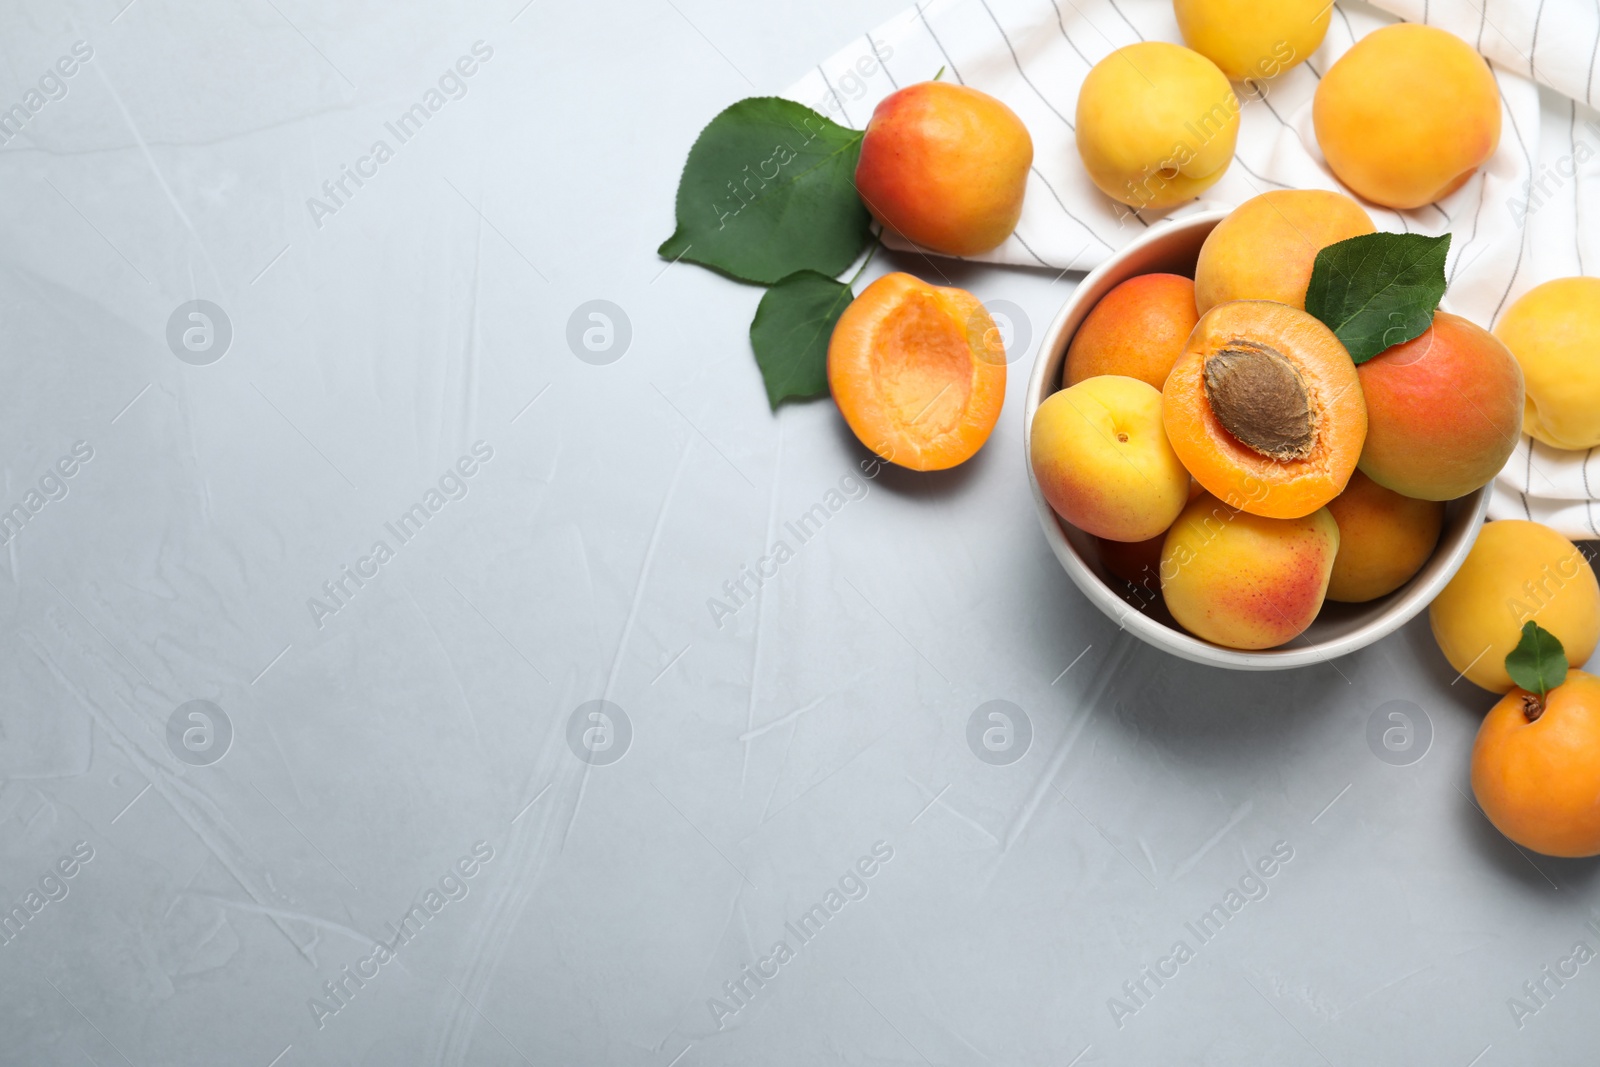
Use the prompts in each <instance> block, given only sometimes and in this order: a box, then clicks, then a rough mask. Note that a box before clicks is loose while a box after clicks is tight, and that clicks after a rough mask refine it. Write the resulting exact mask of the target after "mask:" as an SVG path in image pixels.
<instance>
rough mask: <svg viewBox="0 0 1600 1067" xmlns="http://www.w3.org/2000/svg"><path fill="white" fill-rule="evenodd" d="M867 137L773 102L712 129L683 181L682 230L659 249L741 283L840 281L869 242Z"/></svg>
mask: <svg viewBox="0 0 1600 1067" xmlns="http://www.w3.org/2000/svg"><path fill="white" fill-rule="evenodd" d="M860 155H861V132H860V131H859V130H852V129H849V128H848V127H845V126H840V125H839V124H838V123H835V122H832V121H830V120H829V119H827V118H826V117H824V116H822V115H820V114H818V113H817V112H815V111H813V110H811V109H810V108H808V107H803V106H801V105H800V104H796V103H794V102H793V101H789V100H781V99H779V98H777V97H774V96H761V97H751V98H749V99H747V100H741V101H739V102H738V103H736V104H734V105H732V106H731V107H729V108H728V109H727V110H725V111H723V112H722V114H720V115H718V116H717V117H716V118H714V119H712V120H711V123H710V125H708V126H707V127H706V128H705V129H704V130H702V131H701V133H700V137H699V139H698V140H696V141H695V143H694V147H693V148H691V149H690V150H689V161H688V162H687V163H685V164H684V167H683V177H682V179H680V180H679V182H678V206H677V214H678V229H677V231H676V232H675V233H673V235H672V236H671V237H669V238H667V240H666V242H665V243H663V244H662V246H661V247H660V248H659V249H658V250H657V251H658V252H659V253H660V254H661V256H662V257H663V258H665V259H673V260H675V259H680V258H681V259H687V260H689V261H690V262H692V263H699V264H701V265H703V266H707V267H712V268H714V269H716V270H720V271H722V272H723V273H725V274H730V275H732V276H733V277H735V278H737V279H739V280H740V281H746V282H758V283H760V284H763V285H770V284H772V283H774V282H777V281H779V280H780V279H782V278H785V277H787V276H789V275H790V274H793V273H795V272H796V271H800V270H814V271H817V272H819V273H821V274H828V275H835V274H838V273H839V272H840V271H842V270H844V269H845V268H846V267H848V266H849V265H850V263H851V261H853V260H854V259H855V258H856V256H857V255H858V254H859V253H860V252H861V248H862V246H863V245H864V244H866V241H867V226H868V223H869V221H870V216H868V214H867V209H866V207H865V206H863V205H862V203H861V198H860V197H859V196H857V195H856V187H855V172H856V160H857V159H858V158H859V157H860Z"/></svg>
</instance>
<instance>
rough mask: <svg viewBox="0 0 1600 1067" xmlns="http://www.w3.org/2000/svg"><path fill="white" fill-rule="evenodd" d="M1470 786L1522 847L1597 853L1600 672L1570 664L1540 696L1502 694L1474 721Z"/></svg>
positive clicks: (1549, 852)
mask: <svg viewBox="0 0 1600 1067" xmlns="http://www.w3.org/2000/svg"><path fill="white" fill-rule="evenodd" d="M1541 704H1542V708H1541V707H1540V705H1541ZM1530 716H1531V721H1530ZM1472 792H1473V794H1474V795H1476V796H1477V798H1478V803H1479V804H1480V805H1481V806H1482V807H1483V813H1484V814H1485V815H1487V816H1488V817H1489V821H1490V822H1492V823H1494V825H1495V829H1497V830H1499V831H1500V832H1501V833H1503V834H1505V835H1506V836H1507V837H1509V838H1510V839H1511V840H1513V841H1515V842H1516V843H1517V844H1519V845H1521V846H1522V847H1523V848H1528V849H1532V850H1533V851H1535V852H1540V853H1543V854H1544V855H1546V856H1566V857H1580V856H1594V855H1600V678H1596V677H1595V676H1594V675H1592V674H1588V673H1587V672H1584V671H1579V670H1574V671H1569V672H1568V673H1567V680H1566V681H1565V682H1564V683H1562V684H1561V685H1558V686H1556V688H1554V689H1552V690H1550V692H1549V693H1547V694H1545V697H1544V700H1543V701H1540V700H1539V699H1538V698H1537V697H1536V696H1535V695H1534V694H1532V693H1529V692H1527V691H1526V690H1522V689H1513V690H1511V692H1509V693H1507V694H1506V695H1505V697H1504V698H1503V699H1501V701H1500V702H1499V703H1498V704H1496V705H1495V706H1494V707H1493V708H1492V709H1491V710H1490V712H1489V714H1488V715H1487V716H1485V717H1484V720H1483V725H1482V726H1480V727H1479V728H1478V739H1477V741H1476V742H1475V743H1474V744H1473V746H1472Z"/></svg>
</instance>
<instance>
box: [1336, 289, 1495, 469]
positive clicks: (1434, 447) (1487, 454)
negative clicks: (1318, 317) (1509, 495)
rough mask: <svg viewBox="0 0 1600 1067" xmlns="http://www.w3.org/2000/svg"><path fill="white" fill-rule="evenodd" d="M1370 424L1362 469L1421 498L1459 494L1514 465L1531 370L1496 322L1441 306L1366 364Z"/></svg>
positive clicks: (1363, 385) (1363, 382)
mask: <svg viewBox="0 0 1600 1067" xmlns="http://www.w3.org/2000/svg"><path fill="white" fill-rule="evenodd" d="M1357 373H1358V374H1359V375H1360V377H1361V392H1362V394H1363V395H1364V396H1365V397H1366V401H1367V415H1368V418H1369V420H1370V425H1369V426H1368V429H1367V441H1366V445H1365V447H1364V448H1363V449H1362V452H1361V469H1362V470H1363V471H1365V472H1366V474H1367V476H1368V477H1370V478H1371V479H1372V480H1373V481H1375V482H1377V483H1378V484H1379V485H1381V486H1383V487H1385V488H1387V489H1393V490H1394V491H1395V492H1397V493H1401V494H1403V495H1405V496H1410V497H1416V498H1417V499H1419V500H1454V499H1455V498H1456V497H1459V496H1465V495H1466V494H1468V493H1470V492H1472V491H1473V490H1475V489H1478V488H1480V487H1481V486H1483V485H1486V484H1488V482H1489V481H1490V479H1492V478H1493V477H1494V476H1495V475H1496V474H1498V473H1500V468H1501V467H1503V466H1505V462H1506V460H1507V458H1509V457H1510V455H1511V451H1512V449H1514V448H1515V447H1516V444H1517V437H1518V434H1519V433H1520V432H1521V428H1522V406H1523V385H1522V369H1521V368H1520V367H1518V366H1517V361H1516V359H1515V358H1514V357H1513V356H1512V355H1511V352H1510V350H1509V349H1507V348H1506V346H1505V345H1503V344H1501V343H1500V341H1499V339H1498V338H1496V337H1495V336H1494V335H1493V334H1492V333H1490V332H1489V331H1488V330H1485V329H1483V328H1482V327H1481V326H1478V325H1476V324H1474V323H1472V322H1469V321H1467V320H1466V319H1464V318H1462V317H1461V316H1459V315H1452V314H1450V313H1448V312H1444V311H1440V312H1438V313H1436V314H1435V315H1434V317H1433V326H1432V327H1431V328H1429V329H1428V331H1427V332H1425V333H1424V334H1422V336H1420V337H1417V338H1414V339H1413V340H1410V341H1407V342H1405V343H1404V344H1400V345H1395V346H1394V347H1393V348H1390V349H1387V350H1385V351H1383V352H1380V353H1378V355H1376V356H1374V357H1372V358H1371V359H1369V360H1367V361H1366V362H1365V363H1363V364H1361V366H1360V367H1358V368H1357Z"/></svg>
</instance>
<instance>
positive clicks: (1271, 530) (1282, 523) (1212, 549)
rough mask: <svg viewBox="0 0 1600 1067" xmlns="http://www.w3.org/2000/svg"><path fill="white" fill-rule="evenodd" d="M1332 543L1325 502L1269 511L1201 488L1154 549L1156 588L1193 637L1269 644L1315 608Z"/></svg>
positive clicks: (1335, 534)
mask: <svg viewBox="0 0 1600 1067" xmlns="http://www.w3.org/2000/svg"><path fill="white" fill-rule="evenodd" d="M1338 551H1339V526H1338V524H1337V523H1335V522H1334V521H1333V516H1332V515H1330V514H1328V510H1327V509H1326V508H1318V509H1317V510H1316V511H1314V512H1312V513H1311V514H1309V515H1304V516H1301V517H1300V518H1296V519H1269V518H1264V517H1262V516H1260V515H1252V514H1250V513H1249V512H1247V511H1239V510H1237V509H1235V508H1230V507H1228V506H1227V505H1226V504H1224V503H1223V502H1222V501H1220V500H1218V499H1217V498H1216V497H1214V496H1211V495H1210V494H1209V493H1208V494H1203V495H1201V496H1198V497H1196V498H1195V499H1194V500H1193V501H1191V502H1190V503H1189V505H1188V506H1187V507H1185V508H1184V509H1183V512H1182V513H1181V514H1180V515H1179V516H1178V520H1177V521H1176V522H1174V523H1173V524H1172V529H1170V530H1168V531H1167V539H1166V543H1165V544H1164V545H1163V546H1162V550H1161V593H1162V596H1163V597H1164V598H1165V600H1166V602H1167V608H1168V610H1170V611H1171V612H1172V617H1173V618H1174V619H1176V620H1178V623H1179V625H1181V626H1182V627H1183V628H1184V629H1185V630H1188V631H1189V632H1190V633H1192V634H1194V635H1195V636H1196V637H1200V638H1204V639H1205V640H1207V641H1211V642H1213V643H1215V644H1219V645H1226V646H1227V647H1229V648H1243V649H1262V648H1274V647H1276V646H1278V645H1281V644H1283V643H1284V642H1286V641H1289V640H1292V639H1293V638H1295V637H1297V636H1298V635H1299V634H1301V633H1302V632H1304V631H1305V628H1306V627H1308V626H1310V625H1311V623H1312V621H1313V620H1314V619H1315V618H1316V617H1317V612H1318V611H1320V610H1322V601H1323V598H1324V596H1325V595H1326V594H1327V591H1328V576H1329V574H1330V573H1332V570H1333V560H1334V556H1335V555H1336V554H1337V553H1338Z"/></svg>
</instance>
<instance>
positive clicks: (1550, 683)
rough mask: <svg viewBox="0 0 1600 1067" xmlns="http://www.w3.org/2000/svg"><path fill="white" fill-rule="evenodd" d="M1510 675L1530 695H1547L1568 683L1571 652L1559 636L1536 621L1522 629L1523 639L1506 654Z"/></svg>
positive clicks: (1507, 668) (1507, 670)
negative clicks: (1568, 665) (1567, 650)
mask: <svg viewBox="0 0 1600 1067" xmlns="http://www.w3.org/2000/svg"><path fill="white" fill-rule="evenodd" d="M1506 673H1507V674H1509V675H1511V680H1512V681H1513V682H1516V683H1517V684H1518V685H1520V686H1521V687H1522V688H1524V689H1526V690H1527V691H1528V692H1530V693H1538V694H1539V696H1540V698H1541V699H1543V697H1544V695H1545V694H1546V693H1548V692H1549V691H1550V690H1552V689H1554V688H1555V687H1556V686H1558V685H1560V684H1561V683H1562V682H1564V681H1566V680H1567V652H1566V649H1564V648H1562V647H1561V641H1560V640H1559V639H1558V638H1557V637H1556V635H1555V634H1553V633H1551V632H1550V631H1549V630H1546V629H1544V628H1543V627H1541V626H1540V625H1539V624H1538V623H1536V622H1530V623H1527V624H1526V625H1524V626H1523V627H1522V640H1520V641H1518V642H1517V647H1516V648H1514V649H1512V650H1511V651H1510V652H1508V653H1506Z"/></svg>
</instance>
